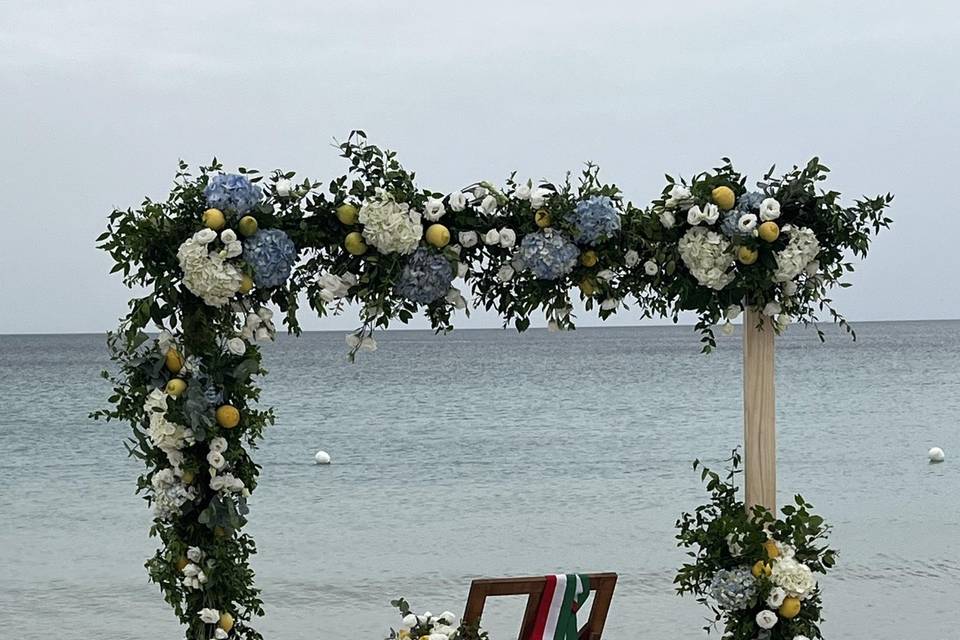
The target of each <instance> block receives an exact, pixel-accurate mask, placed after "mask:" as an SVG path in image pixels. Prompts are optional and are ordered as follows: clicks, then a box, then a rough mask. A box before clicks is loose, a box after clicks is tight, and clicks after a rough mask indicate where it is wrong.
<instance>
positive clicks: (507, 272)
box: [497, 264, 514, 282]
mask: <svg viewBox="0 0 960 640" xmlns="http://www.w3.org/2000/svg"><path fill="white" fill-rule="evenodd" d="M513 275H514V271H513V267H511V266H510V265H508V264H505V265H503V266H502V267H500V270H499V271H497V278H498V279H499V280H500V282H510V281H511V280H512V279H513Z"/></svg>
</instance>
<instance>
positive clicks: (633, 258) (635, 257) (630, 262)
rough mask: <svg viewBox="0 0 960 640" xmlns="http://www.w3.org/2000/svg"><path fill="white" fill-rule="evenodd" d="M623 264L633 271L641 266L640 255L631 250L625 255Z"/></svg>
mask: <svg viewBox="0 0 960 640" xmlns="http://www.w3.org/2000/svg"><path fill="white" fill-rule="evenodd" d="M623 264H625V265H627V268H628V269H633V268H634V267H635V266H637V265H638V264H640V254H639V253H637V252H636V251H634V250H633V249H630V250H629V251H627V252H626V253H625V254H623Z"/></svg>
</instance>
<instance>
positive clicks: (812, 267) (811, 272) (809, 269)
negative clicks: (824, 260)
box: [803, 260, 820, 278]
mask: <svg viewBox="0 0 960 640" xmlns="http://www.w3.org/2000/svg"><path fill="white" fill-rule="evenodd" d="M803 271H804V273H806V274H807V275H808V276H810V277H811V278H812V277H813V276H815V275H817V273H818V272H819V271H820V263H819V262H818V261H816V260H811V261H810V262H808V263H807V266H805V267H804V268H803Z"/></svg>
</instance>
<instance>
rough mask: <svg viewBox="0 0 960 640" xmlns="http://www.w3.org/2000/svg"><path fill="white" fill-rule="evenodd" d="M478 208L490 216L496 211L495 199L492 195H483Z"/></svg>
mask: <svg viewBox="0 0 960 640" xmlns="http://www.w3.org/2000/svg"><path fill="white" fill-rule="evenodd" d="M480 208H481V209H482V210H483V212H484V213H486V214H487V215H491V216H492V215H493V214H495V213H496V212H497V199H496V198H495V197H494V196H492V195H488V196H484V198H483V200H481V201H480Z"/></svg>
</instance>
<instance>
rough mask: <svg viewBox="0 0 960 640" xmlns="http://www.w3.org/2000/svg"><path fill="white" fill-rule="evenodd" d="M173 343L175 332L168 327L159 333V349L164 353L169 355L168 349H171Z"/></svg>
mask: <svg viewBox="0 0 960 640" xmlns="http://www.w3.org/2000/svg"><path fill="white" fill-rule="evenodd" d="M173 345H174V341H173V334H172V333H170V332H169V331H167V330H166V329H164V330H163V331H161V332H160V333H159V335H157V349H159V350H160V353H162V354H163V355H167V351H169V350H170V347H172V346H173Z"/></svg>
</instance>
